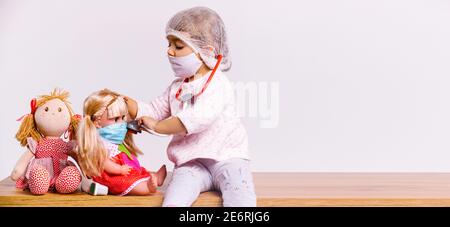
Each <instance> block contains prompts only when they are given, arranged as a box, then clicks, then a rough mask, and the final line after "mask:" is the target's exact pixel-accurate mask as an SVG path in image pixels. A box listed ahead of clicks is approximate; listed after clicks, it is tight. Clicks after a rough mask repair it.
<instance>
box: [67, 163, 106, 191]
mask: <svg viewBox="0 0 450 227" xmlns="http://www.w3.org/2000/svg"><path fill="white" fill-rule="evenodd" d="M67 161H68V162H71V163H72V164H73V165H74V166H75V167H77V169H78V171H79V172H80V174H81V190H82V191H83V192H86V193H88V194H91V195H108V187H106V186H105V185H102V184H99V183H97V182H95V181H93V180H92V179H90V178H87V177H86V175H84V173H83V171H82V170H81V168H80V166H79V165H78V163H77V161H75V159H73V158H72V157H70V156H69V157H68V158H67Z"/></svg>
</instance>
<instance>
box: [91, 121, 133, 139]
mask: <svg viewBox="0 0 450 227" xmlns="http://www.w3.org/2000/svg"><path fill="white" fill-rule="evenodd" d="M97 130H98V133H99V134H100V136H101V137H103V138H104V139H106V140H108V141H110V142H111V143H114V144H122V143H123V140H125V136H126V134H127V131H128V129H127V123H126V122H122V123H115V124H111V125H108V126H106V127H103V128H99V129H97Z"/></svg>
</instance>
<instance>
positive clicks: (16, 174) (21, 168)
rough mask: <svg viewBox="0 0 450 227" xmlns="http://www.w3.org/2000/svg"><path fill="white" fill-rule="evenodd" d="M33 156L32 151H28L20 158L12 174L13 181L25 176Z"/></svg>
mask: <svg viewBox="0 0 450 227" xmlns="http://www.w3.org/2000/svg"><path fill="white" fill-rule="evenodd" d="M33 156H34V154H33V153H31V151H30V150H28V149H27V150H26V151H25V152H24V153H23V154H22V156H20V158H19V160H18V161H17V163H16V166H14V169H13V171H12V172H11V176H10V177H11V179H12V180H13V181H17V180H18V179H19V178H20V177H22V176H24V175H25V172H26V170H27V166H28V162H30V160H31V159H32V158H33Z"/></svg>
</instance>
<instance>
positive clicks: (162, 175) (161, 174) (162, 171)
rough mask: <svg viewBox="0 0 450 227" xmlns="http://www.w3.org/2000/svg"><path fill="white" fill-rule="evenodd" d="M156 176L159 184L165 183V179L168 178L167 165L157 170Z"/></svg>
mask: <svg viewBox="0 0 450 227" xmlns="http://www.w3.org/2000/svg"><path fill="white" fill-rule="evenodd" d="M155 176H156V184H157V185H158V186H161V185H163V183H164V180H165V179H166V176H167V169H166V165H163V166H161V168H159V170H158V171H156V172H155Z"/></svg>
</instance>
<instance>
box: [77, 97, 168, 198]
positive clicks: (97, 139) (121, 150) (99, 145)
mask: <svg viewBox="0 0 450 227" xmlns="http://www.w3.org/2000/svg"><path fill="white" fill-rule="evenodd" d="M83 113H84V119H83V121H82V122H81V124H80V127H79V130H78V137H77V138H78V152H77V156H78V162H79V164H80V166H81V169H82V170H83V172H84V173H85V174H86V176H88V177H92V178H93V180H94V181H95V182H97V183H100V184H102V185H105V186H107V187H108V189H109V193H111V194H116V195H149V194H153V193H155V192H156V188H157V186H161V185H162V183H163V182H164V179H165V177H166V167H165V166H162V167H161V168H160V169H159V170H158V172H157V173H149V172H147V170H146V169H145V168H144V167H141V166H140V164H139V161H138V160H137V158H136V156H137V155H138V154H142V152H141V151H140V150H139V149H138V148H137V147H136V145H135V144H134V142H133V138H132V134H130V133H127V123H126V121H125V120H126V116H127V114H128V111H127V106H126V104H125V102H124V100H123V97H122V96H120V95H119V94H117V93H115V92H113V91H110V90H107V89H104V90H101V91H98V92H95V93H93V94H92V95H90V96H89V97H87V98H86V100H85V101H84V108H83Z"/></svg>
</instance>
